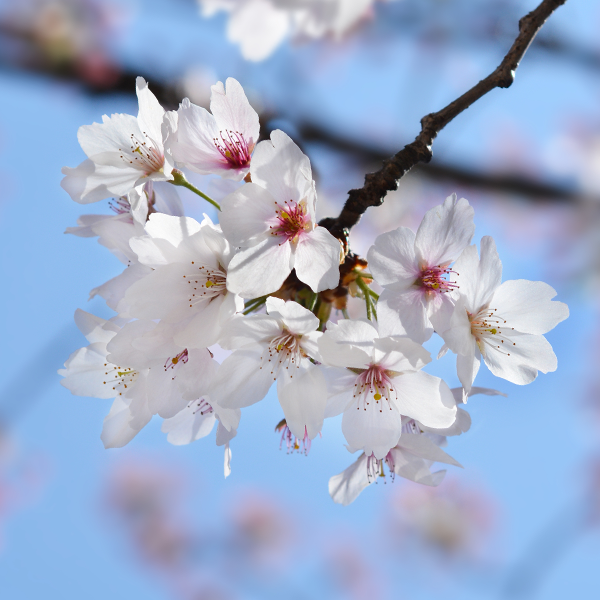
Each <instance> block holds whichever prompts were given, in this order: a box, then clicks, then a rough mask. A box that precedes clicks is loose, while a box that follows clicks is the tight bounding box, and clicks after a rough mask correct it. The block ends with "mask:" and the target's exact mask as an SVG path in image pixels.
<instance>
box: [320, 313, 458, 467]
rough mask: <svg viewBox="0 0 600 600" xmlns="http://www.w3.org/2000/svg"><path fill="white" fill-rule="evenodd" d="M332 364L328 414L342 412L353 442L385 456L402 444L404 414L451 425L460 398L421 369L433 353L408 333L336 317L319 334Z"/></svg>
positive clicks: (434, 424) (325, 358)
mask: <svg viewBox="0 0 600 600" xmlns="http://www.w3.org/2000/svg"><path fill="white" fill-rule="evenodd" d="M319 350H320V353H321V357H322V359H323V363H324V364H326V365H329V366H330V367H331V368H329V369H327V371H326V376H327V379H328V393H329V398H328V400H327V408H326V410H325V417H334V416H336V415H338V414H340V413H343V414H344V416H343V419H342V431H343V433H344V436H345V438H346V440H347V441H348V444H349V447H350V448H352V449H353V450H352V451H354V450H363V451H364V453H365V454H366V455H367V456H370V455H371V454H373V455H374V456H375V458H376V459H379V460H381V459H383V458H384V457H385V456H386V455H387V453H388V452H389V451H390V450H391V449H392V448H393V447H394V446H396V445H397V444H398V440H399V438H400V437H401V434H402V425H403V423H402V419H403V417H409V418H411V419H415V420H417V421H419V422H420V423H423V424H424V425H425V426H427V427H435V428H444V427H450V426H451V425H452V424H453V423H454V421H455V419H456V403H455V401H454V398H453V396H452V393H451V392H450V389H449V388H448V386H447V385H446V384H445V383H444V382H443V381H442V380H441V379H439V378H438V377H434V376H432V375H429V374H427V373H423V372H420V369H421V368H423V366H425V365H426V364H427V363H428V362H430V361H431V357H430V355H429V352H427V351H426V350H425V349H424V348H423V347H422V346H420V345H419V344H416V343H415V342H413V341H411V340H409V339H408V338H396V339H395V338H391V337H380V336H379V332H378V331H377V327H376V326H375V325H373V324H372V323H370V322H368V321H366V320H343V321H340V322H338V323H337V324H334V323H332V322H331V321H330V322H328V324H327V330H326V331H325V333H324V334H323V336H322V337H321V338H320V339H319Z"/></svg>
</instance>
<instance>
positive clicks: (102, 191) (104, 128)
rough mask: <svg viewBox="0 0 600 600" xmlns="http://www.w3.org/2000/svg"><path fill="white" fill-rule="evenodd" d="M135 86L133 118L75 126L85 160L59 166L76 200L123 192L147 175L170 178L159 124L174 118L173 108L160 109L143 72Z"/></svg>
mask: <svg viewBox="0 0 600 600" xmlns="http://www.w3.org/2000/svg"><path fill="white" fill-rule="evenodd" d="M136 90H137V95H138V101H139V113H138V116H137V118H136V117H134V116H133V115H126V114H114V115H112V116H111V117H110V118H109V117H107V116H106V115H104V117H103V118H102V123H93V124H92V125H84V126H82V127H80V128H79V132H78V134H77V138H78V139H79V143H80V144H81V147H82V148H83V151H84V152H85V153H86V155H87V156H88V159H87V160H85V161H83V162H82V163H81V164H80V165H79V166H78V167H76V168H74V169H71V168H69V167H64V168H63V170H62V172H63V174H64V175H65V177H64V178H63V180H62V181H61V186H62V187H63V188H64V189H65V190H66V191H67V192H68V193H69V195H70V196H71V198H72V199H73V200H75V202H80V203H82V204H87V203H89V202H97V201H98V200H103V199H104V198H108V197H110V196H126V195H127V194H128V193H129V192H130V191H131V190H132V189H133V188H134V187H136V186H137V185H139V184H141V183H144V182H145V181H147V180H154V181H166V180H170V179H172V176H171V171H172V169H173V160H172V159H171V157H170V156H169V155H168V153H167V154H165V150H164V139H163V123H164V122H167V123H169V122H171V121H173V119H174V118H175V116H174V115H175V113H173V114H167V113H165V111H164V109H163V108H162V107H161V105H160V104H159V103H158V100H157V99H156V97H155V96H154V94H153V93H152V92H151V91H150V90H149V89H148V84H147V83H146V82H145V81H144V79H143V78H142V77H138V78H137V81H136ZM166 132H167V128H166V127H165V129H164V133H166Z"/></svg>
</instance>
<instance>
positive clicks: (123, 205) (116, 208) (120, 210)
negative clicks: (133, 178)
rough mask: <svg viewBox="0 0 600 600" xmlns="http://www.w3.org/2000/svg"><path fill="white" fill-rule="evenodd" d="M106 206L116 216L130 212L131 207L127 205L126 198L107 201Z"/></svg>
mask: <svg viewBox="0 0 600 600" xmlns="http://www.w3.org/2000/svg"><path fill="white" fill-rule="evenodd" d="M108 206H109V207H110V210H112V211H113V212H114V213H116V214H118V215H126V214H129V213H130V212H131V205H130V204H129V200H127V196H121V197H120V198H113V199H112V200H109V201H108Z"/></svg>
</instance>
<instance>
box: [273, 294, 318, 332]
mask: <svg viewBox="0 0 600 600" xmlns="http://www.w3.org/2000/svg"><path fill="white" fill-rule="evenodd" d="M267 312H268V313H269V315H270V316H272V317H275V318H277V319H281V321H283V323H284V325H285V327H286V329H287V330H288V331H290V332H291V333H296V334H300V335H302V334H305V333H309V332H311V331H315V330H316V329H317V328H318V327H319V319H317V317H315V315H314V314H313V313H311V312H310V310H307V309H306V308H304V307H303V306H300V305H299V304H298V303H297V302H292V301H289V302H283V301H281V300H280V299H279V298H273V297H269V298H267Z"/></svg>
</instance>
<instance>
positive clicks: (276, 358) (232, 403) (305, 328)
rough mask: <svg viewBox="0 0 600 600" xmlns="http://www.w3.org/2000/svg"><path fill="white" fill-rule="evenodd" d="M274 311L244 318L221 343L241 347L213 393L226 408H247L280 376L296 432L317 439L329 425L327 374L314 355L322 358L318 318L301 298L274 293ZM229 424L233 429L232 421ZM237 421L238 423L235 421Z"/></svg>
mask: <svg viewBox="0 0 600 600" xmlns="http://www.w3.org/2000/svg"><path fill="white" fill-rule="evenodd" d="M266 307H267V312H268V313H269V314H268V315H251V316H249V317H238V318H236V319H235V320H233V321H232V322H230V324H229V326H228V327H227V330H226V332H225V333H224V335H223V338H222V339H221V342H220V344H221V345H222V346H224V347H226V348H236V350H235V352H233V353H232V354H231V355H230V356H229V357H227V358H226V359H225V360H224V361H223V363H222V364H221V366H220V367H219V370H218V372H217V375H216V376H215V379H214V380H213V384H212V386H211V387H210V390H209V392H208V393H209V396H210V397H211V399H214V400H215V401H216V403H217V404H218V405H219V406H222V407H224V408H243V407H245V406H250V405H251V404H254V403H256V402H258V401H259V400H262V399H263V398H264V397H265V396H266V394H267V392H268V391H269V388H270V387H271V385H272V384H273V382H274V381H275V380H277V395H278V396H279V403H280V404H281V407H282V408H283V412H284V414H285V419H286V421H287V424H288V427H289V428H290V430H291V432H292V433H293V434H294V435H295V436H296V437H297V438H299V439H303V438H304V435H305V434H307V435H308V437H309V438H310V439H313V438H314V437H315V436H316V435H317V434H318V433H319V432H320V431H321V427H322V425H323V413H324V410H325V402H326V395H327V387H326V383H325V378H324V377H323V374H322V372H321V370H320V368H319V367H317V366H315V365H314V364H312V363H311V361H310V360H309V358H313V359H314V358H318V349H317V340H318V338H319V337H320V336H321V335H322V334H321V333H320V332H317V331H316V329H317V327H318V326H319V319H317V318H316V317H315V316H314V315H313V314H312V313H311V312H310V311H308V310H306V309H305V308H303V307H302V306H300V305H299V304H297V303H296V302H284V301H283V300H280V299H279V298H272V297H271V298H268V299H267V303H266ZM223 424H224V425H225V426H226V427H227V428H229V425H230V423H227V422H225V419H223ZM234 425H237V424H236V423H234Z"/></svg>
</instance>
